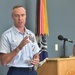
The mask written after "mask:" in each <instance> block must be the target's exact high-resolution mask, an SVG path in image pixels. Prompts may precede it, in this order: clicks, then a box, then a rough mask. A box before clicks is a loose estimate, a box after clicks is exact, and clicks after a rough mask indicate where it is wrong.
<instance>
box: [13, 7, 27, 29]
mask: <svg viewBox="0 0 75 75" xmlns="http://www.w3.org/2000/svg"><path fill="white" fill-rule="evenodd" d="M12 19H13V21H14V25H15V26H16V27H17V28H19V27H24V25H25V22H26V11H25V9H24V8H23V7H19V8H15V9H14V10H13V12H12Z"/></svg>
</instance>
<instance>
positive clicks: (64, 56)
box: [61, 39, 69, 58]
mask: <svg viewBox="0 0 75 75" xmlns="http://www.w3.org/2000/svg"><path fill="white" fill-rule="evenodd" d="M65 42H66V40H65V39H64V41H63V53H64V54H63V56H61V58H67V57H69V56H66V55H65Z"/></svg>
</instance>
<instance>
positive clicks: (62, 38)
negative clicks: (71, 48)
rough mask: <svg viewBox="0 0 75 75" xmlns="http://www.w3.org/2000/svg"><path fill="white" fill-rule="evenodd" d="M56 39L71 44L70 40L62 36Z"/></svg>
mask: <svg viewBox="0 0 75 75" xmlns="http://www.w3.org/2000/svg"><path fill="white" fill-rule="evenodd" d="M58 39H59V40H61V41H62V40H64V41H68V42H70V43H73V41H72V40H70V39H68V38H64V37H63V36H62V35H59V36H58Z"/></svg>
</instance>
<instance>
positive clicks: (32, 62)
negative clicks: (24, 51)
mask: <svg viewBox="0 0 75 75" xmlns="http://www.w3.org/2000/svg"><path fill="white" fill-rule="evenodd" d="M38 63H39V59H33V60H32V61H31V64H32V65H35V66H36V65H38Z"/></svg>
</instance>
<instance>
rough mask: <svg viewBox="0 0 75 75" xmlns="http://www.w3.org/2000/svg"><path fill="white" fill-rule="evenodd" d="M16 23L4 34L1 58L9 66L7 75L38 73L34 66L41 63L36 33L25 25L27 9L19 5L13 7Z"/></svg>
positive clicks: (34, 74)
mask: <svg viewBox="0 0 75 75" xmlns="http://www.w3.org/2000/svg"><path fill="white" fill-rule="evenodd" d="M12 19H13V22H14V25H13V26H12V27H11V28H10V29H8V30H7V31H5V32H4V33H3V34H2V37H1V41H0V60H1V64H2V65H3V66H6V65H7V66H8V67H9V71H8V73H7V75H37V73H36V71H35V70H34V66H35V65H37V64H38V63H39V54H38V52H39V47H38V45H37V42H36V39H35V35H34V34H33V33H32V32H31V31H30V30H28V29H27V28H26V27H25V23H26V10H25V9H24V7H23V6H20V5H17V6H14V7H13V9H12Z"/></svg>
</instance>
